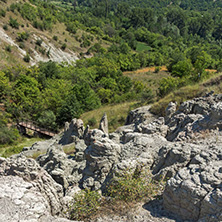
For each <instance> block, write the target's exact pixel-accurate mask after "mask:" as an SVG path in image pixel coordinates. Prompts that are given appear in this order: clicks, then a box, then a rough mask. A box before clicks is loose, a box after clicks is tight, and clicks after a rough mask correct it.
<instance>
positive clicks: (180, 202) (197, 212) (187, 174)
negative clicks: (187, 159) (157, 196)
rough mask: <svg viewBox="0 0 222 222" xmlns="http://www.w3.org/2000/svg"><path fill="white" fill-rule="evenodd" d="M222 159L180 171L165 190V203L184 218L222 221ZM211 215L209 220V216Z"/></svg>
mask: <svg viewBox="0 0 222 222" xmlns="http://www.w3.org/2000/svg"><path fill="white" fill-rule="evenodd" d="M221 164H222V161H212V162H211V163H208V164H207V165H206V164H201V165H195V164H191V165H190V166H189V167H187V168H183V169H181V170H179V171H178V173H177V174H176V175H175V177H173V178H171V179H170V180H169V181H168V183H167V187H166V189H165V191H164V206H165V208H166V209H168V210H170V211H171V212H174V213H176V214H179V215H180V216H182V217H183V218H184V219H192V220H195V221H197V220H198V219H199V220H200V221H220V219H221V216H222V215H221V212H222V204H221V203H222V187H221V181H222V173H221ZM208 219H209V220H208Z"/></svg>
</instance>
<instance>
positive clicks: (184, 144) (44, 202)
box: [0, 93, 222, 222]
mask: <svg viewBox="0 0 222 222" xmlns="http://www.w3.org/2000/svg"><path fill="white" fill-rule="evenodd" d="M221 104H222V95H212V93H209V94H207V95H206V96H204V97H200V98H196V99H194V100H190V101H187V102H184V103H182V104H181V105H180V106H177V104H175V103H173V102H171V103H170V104H169V106H168V107H167V109H166V116H165V117H160V118H158V119H155V120H153V117H152V115H151V114H150V112H149V107H142V108H138V109H136V110H133V111H131V112H130V114H129V116H128V118H127V121H126V125H125V126H122V127H120V128H118V129H117V130H116V131H115V132H114V133H109V132H108V128H107V124H108V121H107V118H106V116H104V117H103V118H102V120H101V123H100V127H99V129H89V127H87V128H84V125H83V122H82V121H81V120H79V119H73V120H72V122H71V123H67V124H66V125H65V130H64V133H62V134H61V135H57V136H56V137H54V138H52V139H51V140H49V141H46V142H39V143H36V144H34V145H33V146H32V147H30V148H25V149H24V151H23V152H22V153H21V154H19V155H16V156H13V157H11V158H8V159H4V158H1V159H0V175H1V176H0V180H1V181H2V182H1V183H0V184H1V185H0V190H1V191H2V192H1V198H0V204H1V209H2V210H1V213H0V214H1V218H4V221H13V220H18V219H20V220H23V221H30V220H32V221H52V220H53V221H67V220H66V219H64V218H66V217H67V215H64V210H65V209H66V206H67V205H69V201H72V196H73V194H74V193H76V192H79V190H80V189H79V188H81V189H84V188H88V189H90V190H101V191H102V193H104V192H106V189H107V187H106V185H107V184H108V183H109V181H110V180H111V179H112V178H113V177H115V175H117V174H120V173H124V172H125V171H128V170H129V169H130V170H132V171H136V170H138V169H139V168H141V167H142V168H145V169H147V168H149V169H150V170H151V172H152V175H153V178H154V179H155V180H160V179H161V178H164V179H166V180H167V184H166V187H165V189H164V191H163V194H162V199H161V200H160V199H159V198H157V199H156V200H155V199H154V200H152V201H151V202H149V203H147V204H145V205H143V206H142V207H139V208H137V210H131V211H130V210H129V211H128V213H127V214H126V215H122V216H118V215H111V214H110V215H100V216H99V218H97V219H95V220H96V221H141V222H142V221H199V222H204V221H212V222H216V221H221V220H222V214H221V212H222V187H221V180H222V168H221V164H222V150H221V145H222V134H221V129H222V125H221V124H222V122H221V121H222V119H221V113H222V106H221ZM67 146H75V152H74V153H73V154H72V155H66V154H65V153H64V151H63V149H64V148H65V147H67ZM43 150H46V153H45V154H43V155H40V156H39V157H38V158H37V159H36V161H35V160H33V159H28V158H26V157H25V156H30V155H32V154H33V152H34V153H35V152H39V151H43ZM30 206H32V207H30ZM13 212H17V213H13ZM55 218H56V219H55Z"/></svg>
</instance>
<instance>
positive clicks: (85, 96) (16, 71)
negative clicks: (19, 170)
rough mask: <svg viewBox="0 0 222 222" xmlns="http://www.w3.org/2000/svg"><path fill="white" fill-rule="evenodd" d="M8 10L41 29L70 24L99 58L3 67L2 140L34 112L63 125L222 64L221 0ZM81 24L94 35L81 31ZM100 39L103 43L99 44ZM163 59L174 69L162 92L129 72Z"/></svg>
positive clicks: (45, 122) (36, 2)
mask: <svg viewBox="0 0 222 222" xmlns="http://www.w3.org/2000/svg"><path fill="white" fill-rule="evenodd" d="M0 1H1V2H5V3H6V2H7V0H0ZM9 11H10V12H13V13H14V14H15V15H20V16H21V17H22V18H23V19H26V20H27V22H29V23H30V25H32V26H33V27H34V28H36V29H39V30H42V31H44V30H49V31H50V30H51V29H52V28H53V26H54V25H55V24H57V23H64V24H65V26H66V30H67V31H68V32H69V33H70V35H72V36H73V38H75V39H77V40H78V41H79V42H81V47H87V48H88V51H87V53H86V54H87V55H91V56H93V57H91V58H85V57H84V55H81V56H82V58H81V59H80V60H78V61H77V62H76V64H73V65H68V64H66V63H63V64H56V63H55V62H52V61H50V62H47V63H43V62H41V63H39V64H38V65H37V66H33V67H23V66H14V67H7V68H5V69H3V70H1V71H0V103H4V104H5V109H4V111H2V113H3V114H1V121H0V127H1V130H0V143H10V142H12V141H13V140H16V139H17V138H18V135H17V132H16V130H15V129H9V128H8V127H7V123H8V122H10V121H13V122H16V121H19V120H20V119H22V118H27V119H32V120H34V121H37V122H38V124H39V125H40V126H44V127H47V128H50V129H58V128H60V127H61V126H63V124H64V122H65V121H70V120H71V119H72V118H73V117H79V116H80V115H81V114H82V113H83V112H86V111H89V110H92V109H96V108H98V107H100V106H102V105H105V104H111V103H121V102H124V101H132V100H137V101H146V102H147V103H149V102H152V101H154V100H158V98H161V97H163V96H165V95H166V94H167V93H169V92H170V91H172V90H174V89H177V88H179V87H182V86H184V85H187V84H192V83H193V82H198V81H201V80H202V79H204V78H207V77H208V76H209V73H208V72H206V71H205V70H206V69H217V70H218V71H221V69H222V49H221V45H222V1H210V0H206V1H193V0H186V1H168V0H167V1H163V0H159V1H154V0H143V1H138V0H135V1H132V0H124V1H121V0H120V1H116V0H79V1H78V0H67V1H40V0H29V1H21V2H17V3H12V4H10V5H9V6H8V7H7V8H6V9H4V8H2V9H0V17H5V15H6V14H7V13H8V12H9ZM21 25H22V24H19V22H18V21H17V20H16V19H14V18H13V17H10V20H9V21H8V24H5V25H4V26H3V28H4V29H6V28H7V26H11V27H12V28H13V29H15V30H17V31H18V33H19V27H20V26H21ZM79 30H84V32H85V33H87V34H83V35H82V36H79V35H78V33H79ZM26 38H28V35H27V33H19V34H18V41H21V42H23V41H25V40H26ZM95 38H96V39H97V40H98V43H95V44H93V43H92V42H93V39H95ZM102 41H106V42H107V43H108V45H109V47H104V46H103V44H102ZM36 44H37V45H41V42H40V41H39V42H36ZM64 47H65V45H64ZM28 62H29V61H27V63H28ZM162 65H166V66H167V69H168V71H169V73H170V76H169V77H168V78H163V79H161V81H160V82H159V90H158V92H152V90H151V89H150V88H149V87H148V86H147V85H146V84H145V83H144V82H142V81H133V80H132V79H130V78H129V77H126V76H124V75H123V71H130V70H136V69H138V68H141V67H147V66H156V67H158V66H162ZM13 136H14V137H13ZM9 138H11V139H9Z"/></svg>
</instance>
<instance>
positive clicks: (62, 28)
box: [0, 0, 106, 68]
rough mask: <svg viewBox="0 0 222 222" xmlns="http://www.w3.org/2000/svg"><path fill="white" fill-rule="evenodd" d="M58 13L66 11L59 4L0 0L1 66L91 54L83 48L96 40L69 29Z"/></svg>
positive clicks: (80, 31) (68, 61) (73, 57)
mask: <svg viewBox="0 0 222 222" xmlns="http://www.w3.org/2000/svg"><path fill="white" fill-rule="evenodd" d="M60 13H65V12H62V9H61V8H60V7H54V6H53V5H47V6H45V5H44V3H42V4H40V3H38V4H37V3H35V1H33V3H32V1H30V2H26V1H19V3H18V2H14V1H12V0H7V1H3V0H1V1H0V58H1V64H0V68H4V67H5V66H12V65H16V64H20V65H21V64H23V65H26V66H27V65H28V66H30V65H35V64H37V63H38V62H40V61H42V62H47V61H49V60H51V61H55V62H58V63H61V62H67V63H68V64H71V63H74V62H75V61H76V60H77V59H78V58H79V57H81V56H80V54H81V55H85V56H86V57H87V56H92V55H89V54H88V55H86V52H87V50H88V49H89V45H91V44H95V43H97V42H98V40H96V39H94V36H93V34H90V33H87V32H86V31H84V30H83V29H81V28H78V29H76V30H75V32H74V31H70V30H69V31H68V28H67V25H66V24H65V23H64V22H63V21H59V14H60ZM63 16H64V15H63ZM84 38H87V39H88V38H90V40H87V41H88V45H81V42H82V41H84V40H83V39H84ZM104 44H105V43H104ZM105 45H106V44H105Z"/></svg>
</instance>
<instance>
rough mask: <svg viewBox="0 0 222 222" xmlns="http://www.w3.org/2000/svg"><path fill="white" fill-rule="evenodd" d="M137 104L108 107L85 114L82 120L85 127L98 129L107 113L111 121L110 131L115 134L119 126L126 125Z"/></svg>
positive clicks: (126, 103)
mask: <svg viewBox="0 0 222 222" xmlns="http://www.w3.org/2000/svg"><path fill="white" fill-rule="evenodd" d="M137 104H138V103H137V102H125V103H121V104H115V105H107V106H103V107H100V108H99V109H96V110H92V111H90V112H87V113H84V114H82V115H81V116H80V118H81V119H82V120H83V121H84V123H85V125H90V127H91V128H98V127H99V122H100V120H101V118H102V116H103V114H104V113H106V114H107V117H108V121H109V131H110V132H113V131H114V130H115V129H116V128H118V127H119V126H122V125H124V123H125V120H126V117H127V114H128V112H129V111H130V110H131V109H133V108H135V107H136V106H137Z"/></svg>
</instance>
